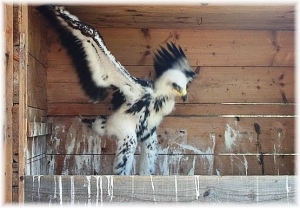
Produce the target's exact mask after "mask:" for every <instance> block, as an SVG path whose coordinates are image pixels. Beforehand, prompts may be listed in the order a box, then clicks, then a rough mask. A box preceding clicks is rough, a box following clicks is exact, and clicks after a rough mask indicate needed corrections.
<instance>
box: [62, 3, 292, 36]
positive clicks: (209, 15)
mask: <svg viewBox="0 0 300 208" xmlns="http://www.w3.org/2000/svg"><path fill="white" fill-rule="evenodd" d="M66 8H67V9H68V10H69V11H70V12H71V13H72V14H74V15H76V16H78V17H79V18H80V19H81V20H82V21H83V22H86V23H88V24H91V25H93V26H94V27H98V28H100V27H126V28H190V29H230V30H231V29H245V30H294V29H295V28H294V27H295V26H294V23H295V6H294V5H285V6H284V5H275V6H274V5H273V6H268V5H264V6H245V5H243V6H232V5H227V6H219V5H218V6H216V5H214V6H211V5H188V6H184V5H175V6H170V5H165V6H163V5H148V6H147V5H140V6H138V5H133V6H130V5H126V6H120V5H110V6H108V5H68V6H66Z"/></svg>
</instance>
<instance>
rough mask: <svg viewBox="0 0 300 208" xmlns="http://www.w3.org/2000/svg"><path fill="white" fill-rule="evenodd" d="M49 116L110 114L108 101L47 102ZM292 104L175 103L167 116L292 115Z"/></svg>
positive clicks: (293, 110) (293, 111) (293, 112)
mask: <svg viewBox="0 0 300 208" xmlns="http://www.w3.org/2000/svg"><path fill="white" fill-rule="evenodd" d="M47 112H48V115H49V116H78V115H83V116H96V115H110V114H111V113H112V111H111V105H110V104H109V103H49V104H48V111H47ZM294 115H295V105H293V104H258V103H255V104H232V103H228V104H226V103H223V104H219V103H217V104H202V103H198V104H194V103H189V104H186V103H185V104H183V103H176V105H175V109H174V110H173V111H172V113H171V114H170V115H169V116H195V117H196V116H197V117H222V116H228V117H251V116H253V117H255V116H261V117H263V116H266V117H272V116H273V117H276V116H294Z"/></svg>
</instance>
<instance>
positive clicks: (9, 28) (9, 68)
mask: <svg viewBox="0 0 300 208" xmlns="http://www.w3.org/2000/svg"><path fill="white" fill-rule="evenodd" d="M3 6H4V25H5V28H4V29H5V43H6V45H5V58H6V60H5V67H6V71H5V104H4V105H5V124H4V125H5V132H4V135H5V138H4V142H3V146H4V161H5V166H4V177H2V176H1V179H2V178H3V179H4V202H5V203H10V202H12V200H13V197H12V186H13V167H12V165H13V115H12V114H13V112H12V108H13V31H14V28H13V6H12V5H11V4H4V5H3ZM1 181H2V180H1Z"/></svg>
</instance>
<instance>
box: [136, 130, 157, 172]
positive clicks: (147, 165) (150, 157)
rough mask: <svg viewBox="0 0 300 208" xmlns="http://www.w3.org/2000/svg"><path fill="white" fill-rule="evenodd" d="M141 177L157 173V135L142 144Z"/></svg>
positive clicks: (154, 134)
mask: <svg viewBox="0 0 300 208" xmlns="http://www.w3.org/2000/svg"><path fill="white" fill-rule="evenodd" d="M141 147H142V148H141V158H140V175H151V174H154V172H155V165H156V159H157V135H156V132H154V133H153V134H152V136H150V137H149V138H148V139H147V140H145V141H143V142H142V144H141Z"/></svg>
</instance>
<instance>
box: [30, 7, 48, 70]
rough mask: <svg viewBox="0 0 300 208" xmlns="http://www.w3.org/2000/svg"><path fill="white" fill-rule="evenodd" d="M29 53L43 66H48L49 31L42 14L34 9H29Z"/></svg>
mask: <svg viewBox="0 0 300 208" xmlns="http://www.w3.org/2000/svg"><path fill="white" fill-rule="evenodd" d="M28 32H29V37H28V41H29V43H30V44H29V46H28V52H29V54H30V55H31V56H32V57H34V58H35V59H36V60H37V61H38V62H39V63H40V64H41V65H43V66H47V56H46V54H47V43H46V40H47V39H46V37H47V31H46V27H45V24H44V21H43V20H42V19H41V14H40V13H39V12H38V11H37V10H36V9H35V8H34V7H33V6H29V7H28Z"/></svg>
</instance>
